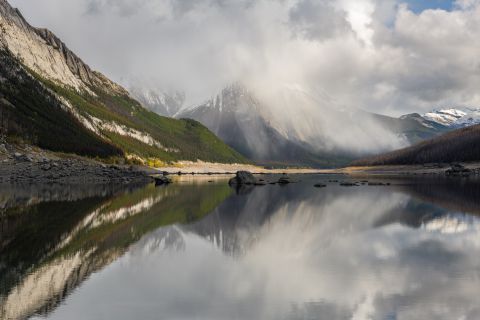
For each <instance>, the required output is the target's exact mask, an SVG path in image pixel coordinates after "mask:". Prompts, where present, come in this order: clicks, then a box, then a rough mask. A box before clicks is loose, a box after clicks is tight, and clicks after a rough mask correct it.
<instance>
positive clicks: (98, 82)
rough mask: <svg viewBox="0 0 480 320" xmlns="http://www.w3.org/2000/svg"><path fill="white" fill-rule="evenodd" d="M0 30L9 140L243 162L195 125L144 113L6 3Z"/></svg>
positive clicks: (85, 150)
mask: <svg viewBox="0 0 480 320" xmlns="http://www.w3.org/2000/svg"><path fill="white" fill-rule="evenodd" d="M0 30H1V33H0V128H1V132H2V135H6V136H7V137H8V138H9V139H11V140H15V141H18V140H23V141H26V142H28V143H31V144H34V145H37V146H39V147H41V148H45V149H49V150H52V151H61V152H69V153H76V154H80V155H86V156H92V157H102V158H106V157H126V158H129V159H137V160H140V161H143V160H145V159H147V158H156V159H159V160H161V161H165V162H172V161H178V160H192V161H196V160H197V159H199V160H203V161H215V162H245V161H246V160H245V158H244V157H243V156H241V155H240V154H238V153H237V152H235V151H234V150H233V149H231V148H230V147H228V146H226V145H225V144H224V143H223V142H222V141H221V140H220V139H218V138H217V137H216V136H215V135H214V134H212V133H211V132H210V131H209V130H208V129H207V128H205V127H204V126H203V125H201V124H200V123H198V122H196V121H193V120H175V119H170V118H166V117H162V116H160V115H157V114H155V113H154V112H151V111H148V110H146V109H145V108H143V107H142V106H141V105H140V103H139V102H137V101H136V100H134V99H133V98H132V97H131V96H130V94H129V93H128V92H127V91H126V90H125V89H124V88H123V87H121V86H120V85H118V84H116V83H114V82H113V81H111V80H109V79H108V78H107V77H106V76H104V75H102V74H101V73H99V72H97V71H93V70H92V69H91V68H90V67H89V66H88V65H87V64H85V63H84V62H83V61H82V60H81V59H80V58H79V57H78V56H77V55H76V54H75V53H74V52H72V51H71V50H69V49H68V47H67V46H66V45H65V44H64V43H63V42H62V41H61V40H60V39H59V38H57V37H56V36H55V35H54V34H53V33H52V32H50V31H49V30H46V29H38V28H34V27H32V26H30V25H29V24H28V22H27V21H26V20H25V19H24V18H23V16H22V15H21V13H20V12H19V11H18V10H17V9H14V8H12V7H11V6H10V5H9V4H8V2H7V1H5V0H0Z"/></svg>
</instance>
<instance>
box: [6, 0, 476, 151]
mask: <svg viewBox="0 0 480 320" xmlns="http://www.w3.org/2000/svg"><path fill="white" fill-rule="evenodd" d="M11 2H12V5H14V6H17V7H19V8H20V9H21V10H22V12H23V14H24V15H25V16H26V17H27V18H28V19H29V20H30V21H31V22H32V23H34V24H35V25H39V26H45V27H48V28H49V29H51V30H53V31H54V32H55V33H57V34H58V35H59V36H60V37H61V38H62V39H63V40H64V41H65V42H66V43H67V44H68V45H69V46H70V47H71V48H72V49H73V50H74V51H75V52H78V54H79V55H80V56H82V57H84V58H85V59H86V60H87V61H90V64H91V65H92V66H93V67H95V68H96V69H101V70H104V71H105V73H106V74H107V75H108V76H110V77H112V78H113V79H115V80H117V81H119V82H121V83H124V84H125V83H128V82H130V80H131V79H134V78H135V79H139V78H140V79H142V78H145V79H151V78H154V79H157V81H158V85H159V86H163V85H168V87H171V88H175V89H176V90H180V91H182V92H185V93H186V99H187V101H186V102H185V105H186V106H194V105H201V104H202V103H204V102H205V101H208V100H209V99H211V98H213V97H215V95H216V94H217V93H218V92H220V91H221V90H222V89H223V88H224V87H225V86H227V85H229V84H231V83H235V82H238V81H240V82H242V83H244V84H247V85H248V86H249V88H252V89H255V90H256V91H258V92H256V94H257V95H259V96H260V95H264V96H265V97H261V98H262V99H268V100H271V101H272V103H269V104H268V105H269V106H272V107H271V108H272V109H273V110H268V111H269V113H270V114H273V115H274V118H272V119H271V120H272V121H275V122H276V123H279V124H278V125H277V127H284V128H285V132H287V134H288V131H289V130H295V131H297V132H295V135H297V136H303V137H309V140H315V139H316V138H317V137H323V138H325V137H326V138H327V140H325V141H322V142H321V144H323V145H327V146H338V145H340V146H341V147H348V148H349V147H350V146H355V147H356V148H359V149H363V147H364V146H365V148H368V149H372V150H373V149H375V148H378V149H385V148H396V147H399V146H402V145H403V144H404V140H402V137H399V136H398V135H395V134H389V133H388V132H387V133H385V132H384V131H381V130H380V131H379V128H378V125H376V124H375V123H365V124H361V123H360V124H356V125H351V124H349V123H344V122H343V119H344V118H343V117H341V118H337V117H335V115H336V114H337V111H338V109H341V111H343V112H345V111H346V112H356V111H355V110H367V111H370V112H376V113H381V114H387V115H392V116H399V115H402V114H407V113H412V112H418V113H421V114H423V113H426V112H428V111H430V110H431V109H432V108H446V107H448V106H452V105H454V106H479V105H480V94H479V93H478V87H479V84H480V72H479V71H480V56H479V55H478V52H479V50H480V44H479V42H478V41H477V39H478V38H479V36H480V2H479V1H476V0H458V1H453V2H452V1H444V2H447V3H448V4H449V5H448V6H441V7H438V6H435V5H433V3H435V1H425V3H426V4H425V6H424V7H422V8H420V7H419V6H418V5H414V3H415V1H411V3H412V4H411V5H409V4H408V3H404V2H403V1H397V0H355V1H353V0H260V1H252V0H238V1H222V0H195V1H193V0H182V1H180V0H70V1H62V0H43V1H41V2H40V1H35V2H32V1H28V0H12V1H11ZM422 3H423V2H422ZM427 3H432V5H430V6H428V5H427ZM285 86H288V87H292V86H294V87H296V88H299V90H301V91H306V92H308V93H309V94H310V93H311V94H313V95H314V96H315V97H318V96H320V97H321V99H320V102H319V103H314V104H311V103H305V104H304V103H303V102H302V99H301V98H300V99H299V97H294V98H292V97H286V98H285V97H282V96H281V94H278V92H283V88H285ZM276 100H277V101H276ZM332 110H333V111H332ZM292 123H293V125H292ZM340 129H341V130H340ZM333 131H335V132H333ZM325 132H327V133H328V134H325ZM384 133H385V134H384Z"/></svg>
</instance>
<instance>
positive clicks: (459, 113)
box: [423, 107, 480, 128]
mask: <svg viewBox="0 0 480 320" xmlns="http://www.w3.org/2000/svg"><path fill="white" fill-rule="evenodd" d="M423 118H425V119H427V120H430V121H433V122H436V123H439V124H442V125H444V126H447V127H449V128H463V127H468V126H471V125H475V124H480V108H470V107H462V108H451V109H441V110H434V111H431V112H428V113H425V114H424V115H423Z"/></svg>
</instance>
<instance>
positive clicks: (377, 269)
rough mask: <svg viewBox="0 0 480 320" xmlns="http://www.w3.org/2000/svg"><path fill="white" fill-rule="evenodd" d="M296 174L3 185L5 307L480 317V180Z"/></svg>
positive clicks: (132, 314)
mask: <svg viewBox="0 0 480 320" xmlns="http://www.w3.org/2000/svg"><path fill="white" fill-rule="evenodd" d="M298 179H301V180H302V181H301V182H300V183H298V184H294V185H288V186H283V187H282V186H278V185H268V186H263V187H256V188H254V189H243V190H239V192H236V190H232V189H230V188H229V187H228V185H227V183H226V182H227V180H225V178H224V177H223V178H222V177H204V178H200V177H196V178H189V177H183V178H181V179H180V180H179V181H177V182H176V183H175V184H173V185H170V186H167V187H158V188H155V186H153V185H148V186H131V187H129V188H124V187H119V186H116V187H114V186H112V187H106V186H83V187H78V186H77V187H66V186H42V187H38V186H31V185H29V186H0V319H27V318H33V319H62V320H63V319H142V320H143V319H327V320H336V319H358V320H362V319H389V320H390V319H448V320H451V319H464V320H466V319H480V219H479V215H480V181H477V180H472V179H458V180H457V179H453V180H447V179H431V178H428V179H417V180H412V179H406V178H402V179H400V178H392V179H383V182H389V183H391V185H390V186H368V185H363V186H359V187H350V188H348V187H341V186H339V184H338V182H328V181H329V180H332V179H334V180H340V181H341V180H348V179H349V178H346V177H338V176H337V177H334V176H320V175H318V176H299V177H298ZM360 180H361V179H360ZM370 181H376V180H372V179H371V180H370ZM317 182H326V183H327V184H328V187H327V188H322V189H317V188H314V187H313V184H315V183H317Z"/></svg>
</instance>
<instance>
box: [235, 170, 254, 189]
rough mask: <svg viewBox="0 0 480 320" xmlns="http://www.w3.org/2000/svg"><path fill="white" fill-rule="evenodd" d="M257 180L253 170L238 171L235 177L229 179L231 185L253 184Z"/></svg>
mask: <svg viewBox="0 0 480 320" xmlns="http://www.w3.org/2000/svg"><path fill="white" fill-rule="evenodd" d="M256 182H257V179H255V177H254V176H253V174H252V173H251V172H248V171H238V172H237V173H236V175H235V177H234V178H232V179H230V181H228V184H229V185H231V186H232V185H243V184H246V185H252V184H255V183H256Z"/></svg>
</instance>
